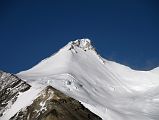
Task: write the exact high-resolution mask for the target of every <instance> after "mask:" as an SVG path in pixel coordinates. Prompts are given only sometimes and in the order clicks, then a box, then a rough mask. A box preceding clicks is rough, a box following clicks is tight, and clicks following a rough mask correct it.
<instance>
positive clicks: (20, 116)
mask: <svg viewBox="0 0 159 120" xmlns="http://www.w3.org/2000/svg"><path fill="white" fill-rule="evenodd" d="M10 120H101V118H99V117H98V116H96V115H95V114H93V113H92V112H90V111H89V110H88V109H87V108H85V107H84V106H83V105H82V104H81V103H80V102H78V101H77V100H75V99H73V98H70V97H69V96H66V95H64V94H63V93H61V92H60V91H58V90H56V89H54V88H53V87H51V86H48V87H46V88H45V89H44V90H43V91H42V92H41V93H40V94H39V96H38V97H37V98H36V99H35V100H34V102H33V103H32V104H31V105H30V106H28V107H26V108H25V109H22V110H21V111H19V112H18V113H17V114H16V115H15V116H14V117H12V118H11V119H10Z"/></svg>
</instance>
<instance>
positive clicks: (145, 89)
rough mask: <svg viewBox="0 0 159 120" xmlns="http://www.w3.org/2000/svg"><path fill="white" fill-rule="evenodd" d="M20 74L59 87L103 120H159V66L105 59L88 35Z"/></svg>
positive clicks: (27, 78) (29, 81)
mask: <svg viewBox="0 0 159 120" xmlns="http://www.w3.org/2000/svg"><path fill="white" fill-rule="evenodd" d="M17 76H18V77H20V78H21V79H23V80H25V81H27V82H28V83H30V84H32V83H34V84H35V83H37V84H39V83H40V84H46V85H51V86H53V87H55V88H56V89H58V90H60V91H62V92H64V93H65V94H67V95H69V96H71V97H73V98H75V99H77V100H79V101H81V102H82V103H83V105H84V106H85V107H87V108H88V109H90V110H91V111H92V112H94V113H95V114H97V115H99V116H100V117H102V118H103V120H159V69H158V68H156V69H154V70H151V71H135V70H132V69H130V68H129V67H126V66H123V65H120V64H118V63H115V62H112V61H108V60H105V59H103V58H101V57H100V56H99V55H98V54H97V53H96V51H95V50H94V48H93V47H92V45H91V43H90V40H88V39H81V40H76V41H73V42H70V43H68V44H67V45H66V46H65V47H63V48H62V49H60V50H59V51H58V52H57V53H56V54H54V55H52V56H51V57H49V58H47V59H45V60H43V61H41V62H40V63H39V64H37V65H36V66H34V67H33V68H31V69H29V70H26V71H22V72H20V73H18V74H17Z"/></svg>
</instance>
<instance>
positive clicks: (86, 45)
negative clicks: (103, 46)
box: [69, 38, 93, 51]
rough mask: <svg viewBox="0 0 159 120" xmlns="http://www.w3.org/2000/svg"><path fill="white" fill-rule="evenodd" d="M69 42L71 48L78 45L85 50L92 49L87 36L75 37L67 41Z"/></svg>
mask: <svg viewBox="0 0 159 120" xmlns="http://www.w3.org/2000/svg"><path fill="white" fill-rule="evenodd" d="M69 44H70V45H71V48H74V47H79V48H81V49H83V50H85V51H86V50H91V49H93V46H92V44H91V40H90V39H88V38H83V39H77V40H75V41H71V42H69Z"/></svg>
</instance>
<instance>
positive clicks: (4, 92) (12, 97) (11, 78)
mask: <svg viewBox="0 0 159 120" xmlns="http://www.w3.org/2000/svg"><path fill="white" fill-rule="evenodd" d="M30 87H31V86H30V85H29V84H27V83H26V82H24V81H22V80H21V79H19V78H18V77H17V76H15V75H13V74H10V73H6V72H3V71H0V116H2V115H3V113H4V112H5V110H6V109H8V108H10V107H11V105H12V104H13V103H14V102H15V101H16V99H17V97H18V95H19V94H20V93H21V92H25V91H27V90H28V89H29V88H30Z"/></svg>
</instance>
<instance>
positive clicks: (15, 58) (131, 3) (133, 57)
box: [0, 0, 159, 73]
mask: <svg viewBox="0 0 159 120" xmlns="http://www.w3.org/2000/svg"><path fill="white" fill-rule="evenodd" d="M78 38H89V39H91V40H92V42H93V44H94V46H95V47H96V49H97V51H98V53H100V54H101V55H102V56H103V57H105V58H107V59H110V60H114V61H117V62H119V63H122V64H125V65H128V66H130V67H131V68H134V69H140V70H148V69H152V68H154V67H156V66H159V1H158V0H125V1H123V0H43V1H42V0H10V1H9V0H1V1H0V52H1V55H0V69H1V70H5V71H8V72H13V73H16V72H18V71H21V70H25V69H28V68H30V67H32V66H33V65H35V64H37V63H38V62H39V61H41V60H42V59H44V58H45V57H48V56H50V55H51V54H53V53H54V52H56V51H57V50H58V49H60V48H61V47H63V46H64V45H65V44H67V43H68V42H69V41H71V40H74V39H78Z"/></svg>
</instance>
